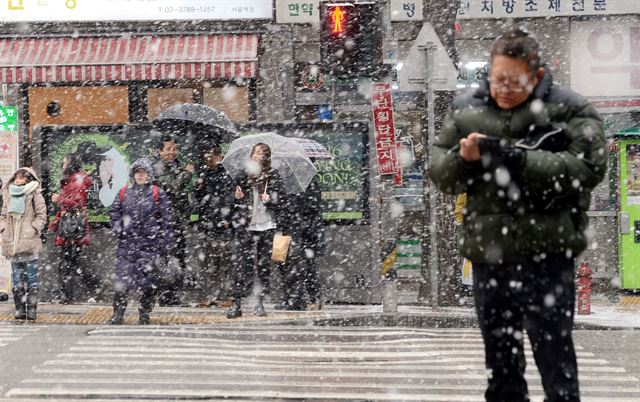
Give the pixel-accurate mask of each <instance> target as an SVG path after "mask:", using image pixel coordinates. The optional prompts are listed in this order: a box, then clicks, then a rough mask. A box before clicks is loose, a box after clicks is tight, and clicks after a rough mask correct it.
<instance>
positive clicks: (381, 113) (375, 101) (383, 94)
mask: <svg viewBox="0 0 640 402" xmlns="http://www.w3.org/2000/svg"><path fill="white" fill-rule="evenodd" d="M371 106H372V109H373V129H374V131H375V139H376V157H377V161H378V173H379V174H381V175H384V174H394V175H395V174H396V172H397V170H398V157H397V149H396V130H395V124H394V121H393V103H392V100H391V84H390V83H388V82H383V83H375V82H374V83H372V84H371Z"/></svg>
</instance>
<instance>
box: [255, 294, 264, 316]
mask: <svg viewBox="0 0 640 402" xmlns="http://www.w3.org/2000/svg"><path fill="white" fill-rule="evenodd" d="M263 300H264V297H263V296H258V302H257V303H256V306H255V307H254V308H253V314H255V315H257V316H258V317H266V316H267V312H266V311H265V310H264V304H263Z"/></svg>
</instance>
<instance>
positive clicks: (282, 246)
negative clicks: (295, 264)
mask: <svg viewBox="0 0 640 402" xmlns="http://www.w3.org/2000/svg"><path fill="white" fill-rule="evenodd" d="M291 240H292V239H291V236H286V235H283V234H281V233H276V234H275V235H274V236H273V248H272V250H271V261H273V262H278V263H284V262H286V261H287V254H289V245H290V244H291Z"/></svg>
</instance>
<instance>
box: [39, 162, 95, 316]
mask: <svg viewBox="0 0 640 402" xmlns="http://www.w3.org/2000/svg"><path fill="white" fill-rule="evenodd" d="M92 185H93V181H92V180H91V177H89V175H88V174H87V173H86V172H85V171H83V170H82V161H81V160H80V159H79V158H78V157H77V156H76V155H75V154H69V155H66V156H65V157H64V158H63V160H62V179H61V180H60V194H53V195H52V196H51V200H52V201H53V202H55V203H56V204H57V206H58V212H57V213H56V216H55V217H54V219H53V220H52V221H51V223H50V224H49V230H50V231H52V232H54V233H56V238H55V246H56V247H59V248H60V251H61V255H60V265H59V266H58V281H59V286H58V294H57V295H56V298H57V299H58V300H59V301H60V302H61V303H62V304H68V303H71V302H73V299H74V295H73V276H74V274H75V273H78V272H79V273H80V276H81V279H82V282H83V283H84V284H85V286H87V288H88V290H89V291H90V292H93V291H95V290H96V289H97V288H98V287H99V281H98V279H97V278H96V276H95V275H94V274H93V272H91V270H90V269H88V268H87V267H82V266H81V264H80V257H81V255H82V250H83V249H84V248H85V247H87V246H89V245H90V244H91V235H90V229H89V220H88V219H87V214H86V207H87V198H88V191H89V189H90V188H91V186H92Z"/></svg>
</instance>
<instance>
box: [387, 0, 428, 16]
mask: <svg viewBox="0 0 640 402" xmlns="http://www.w3.org/2000/svg"><path fill="white" fill-rule="evenodd" d="M423 7H424V5H423V1H422V0H419V1H418V0H391V21H422V20H423Z"/></svg>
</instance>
